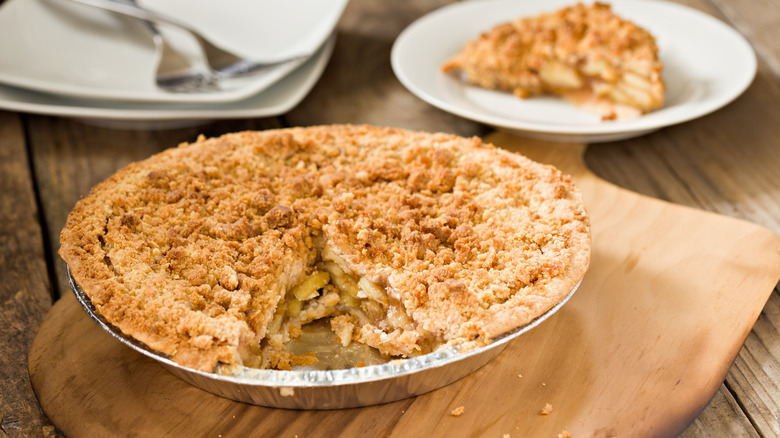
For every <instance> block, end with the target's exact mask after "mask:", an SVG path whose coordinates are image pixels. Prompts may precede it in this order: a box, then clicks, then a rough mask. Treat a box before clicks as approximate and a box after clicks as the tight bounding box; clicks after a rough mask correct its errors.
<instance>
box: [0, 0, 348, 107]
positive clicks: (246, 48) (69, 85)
mask: <svg viewBox="0 0 780 438" xmlns="http://www.w3.org/2000/svg"><path fill="white" fill-rule="evenodd" d="M139 3H141V4H143V5H144V6H147V7H149V8H150V9H152V8H153V9H155V10H157V11H159V12H162V13H165V14H167V15H170V16H174V17H177V18H178V19H180V20H181V21H183V22H186V23H190V24H192V27H193V28H194V29H198V30H200V31H201V32H202V33H203V34H204V35H205V36H207V37H208V38H210V39H211V40H212V41H214V42H215V43H217V44H220V45H222V46H224V47H228V48H230V49H231V50H233V51H234V52H236V53H237V54H239V55H242V56H245V57H247V58H251V59H255V60H258V61H275V60H281V59H287V58H289V57H292V56H296V55H310V54H312V53H314V52H315V51H316V50H317V49H318V48H319V47H320V46H321V45H322V43H323V42H325V40H326V39H327V38H328V37H329V36H330V34H331V33H332V32H333V29H334V28H335V25H336V23H337V21H338V19H339V17H340V16H341V13H342V11H343V9H344V6H345V5H346V3H347V0H286V1H277V0H212V1H201V2H197V5H194V4H193V3H192V2H191V1H190V0H145V1H144V0H140V1H139ZM301 11H306V13H301ZM160 28H161V30H162V31H163V32H164V34H165V36H166V37H167V38H168V39H169V42H170V43H171V45H173V46H175V47H176V48H177V49H178V50H180V51H181V52H182V53H184V54H185V55H187V56H193V54H194V53H196V50H197V49H196V47H197V46H196V44H195V42H194V40H193V39H192V37H191V36H189V34H187V33H185V32H182V31H176V30H175V29H172V28H168V27H165V26H160ZM0 41H5V42H6V43H4V44H0V82H2V83H4V84H7V85H14V86H17V87H23V88H29V89H33V90H36V91H44V92H47V93H53V94H60V95H64V96H70V97H78V98H89V99H106V100H112V101H117V100H127V101H145V102H198V103H203V102H228V101H235V100H238V99H243V98H247V97H249V96H252V95H255V94H257V93H258V92H260V91H261V90H263V89H265V88H267V87H269V86H270V85H272V84H274V83H275V82H276V81H278V80H279V79H281V78H282V77H284V75H286V74H287V73H289V72H290V71H292V70H293V69H294V67H295V66H294V65H293V66H290V67H288V68H285V69H282V70H277V71H274V72H273V73H270V74H266V75H263V76H260V77H257V78H253V79H251V80H247V81H246V83H245V84H242V86H241V87H238V88H233V89H229V90H220V91H217V92H211V93H199V94H180V93H170V92H166V91H164V90H162V89H159V88H157V86H156V85H155V83H154V70H155V64H156V63H155V60H156V56H157V54H156V53H155V50H154V45H153V44H152V39H151V36H150V34H149V32H148V31H147V29H145V28H144V26H143V25H142V24H141V22H140V21H139V20H137V19H134V18H131V17H125V16H120V15H117V14H114V13H111V12H108V11H104V10H100V9H96V8H93V7H90V6H85V5H81V4H76V3H73V2H70V1H69V0H7V1H5V3H4V4H3V5H2V7H0Z"/></svg>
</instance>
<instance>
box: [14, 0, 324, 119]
mask: <svg viewBox="0 0 780 438" xmlns="http://www.w3.org/2000/svg"><path fill="white" fill-rule="evenodd" d="M25 1H26V0H25ZM335 40H336V37H335V35H334V36H332V37H331V38H330V39H329V40H328V41H327V42H326V43H325V45H324V46H323V47H322V48H321V49H320V50H319V51H318V52H317V53H316V54H315V55H314V56H312V57H311V58H309V59H308V60H307V61H306V62H305V63H304V64H303V65H302V66H300V67H299V68H298V69H296V70H295V71H294V72H292V73H290V74H289V75H287V76H286V77H284V78H283V79H282V80H280V81H279V82H277V83H276V84H274V86H272V87H269V88H268V89H266V90H264V91H262V92H260V93H259V94H257V95H255V96H252V97H250V98H248V99H244V100H240V101H236V102H227V103H207V104H175V103H142V102H124V101H117V102H112V101H106V100H87V99H73V98H69V97H64V96H56V95H52V94H46V93H40V92H36V91H31V90H26V89H22V88H16V87H9V86H4V85H0V108H3V109H7V110H12V111H20V112H27V113H33V114H46V115H56V116H66V117H74V118H79V119H86V120H85V121H88V122H90V123H93V124H99V125H103V126H110V127H116V128H138V129H156V128H171V127H176V126H185V125H191V124H193V123H197V122H199V121H204V120H206V121H207V120H217V119H227V118H230V119H238V118H251V117H270V116H275V115H279V114H284V113H286V112H287V111H289V110H290V109H292V108H293V107H294V106H295V105H297V104H298V103H299V102H300V101H301V100H302V99H303V98H304V97H305V96H306V94H308V92H309V91H310V90H311V89H312V87H313V86H314V84H315V83H316V82H317V80H318V79H319V77H320V75H321V74H322V72H323V70H324V69H325V66H326V65H327V63H328V60H329V59H330V55H331V54H332V53H333V47H334V45H335Z"/></svg>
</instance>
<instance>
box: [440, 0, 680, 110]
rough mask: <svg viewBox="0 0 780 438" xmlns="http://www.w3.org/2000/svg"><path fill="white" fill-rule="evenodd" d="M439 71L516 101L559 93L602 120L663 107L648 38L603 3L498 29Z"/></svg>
mask: <svg viewBox="0 0 780 438" xmlns="http://www.w3.org/2000/svg"><path fill="white" fill-rule="evenodd" d="M442 70H443V71H444V72H459V73H460V74H461V76H462V77H463V79H464V80H465V81H466V82H469V83H472V84H474V85H477V86H480V87H484V88H489V89H498V90H507V91H510V92H512V93H513V94H515V95H516V96H518V97H520V98H526V97H529V96H532V95H538V94H546V93H550V94H559V95H562V96H563V97H565V98H567V99H568V100H570V101H571V102H572V103H574V104H576V105H579V106H582V107H584V108H586V109H589V110H591V111H594V112H596V113H599V114H601V115H602V118H603V119H605V120H606V119H616V118H631V117H636V116H638V115H640V114H642V113H646V112H649V111H652V110H654V109H657V108H660V107H661V106H662V105H663V102H664V89H665V86H664V83H663V81H662V79H661V72H662V70H663V65H662V64H661V62H660V61H659V59H658V47H657V45H656V42H655V39H654V38H653V36H652V35H651V34H650V33H649V32H648V31H647V30H645V29H643V28H641V27H639V26H637V25H636V24H634V23H633V22H631V21H627V20H623V19H621V18H620V17H619V16H617V15H615V14H614V13H613V12H612V9H611V6H610V5H609V4H605V3H598V2H596V3H593V4H592V5H590V6H585V5H584V4H582V3H578V4H576V5H574V6H570V7H566V8H562V9H559V10H557V11H555V12H552V13H545V14H540V15H538V16H535V17H520V18H517V19H515V20H514V21H511V22H507V23H502V24H499V25H498V26H496V27H494V28H493V29H492V30H490V31H489V32H486V33H483V34H482V35H480V36H479V37H478V38H477V39H476V40H473V41H469V42H468V43H467V44H466V45H465V46H464V48H463V49H462V50H461V52H460V53H458V54H457V55H455V56H454V57H453V58H452V59H450V60H448V61H447V62H446V63H445V64H444V65H443V66H442Z"/></svg>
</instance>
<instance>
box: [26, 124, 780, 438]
mask: <svg viewBox="0 0 780 438" xmlns="http://www.w3.org/2000/svg"><path fill="white" fill-rule="evenodd" d="M491 139H492V140H494V141H496V142H497V143H498V144H499V145H502V146H504V147H507V148H509V149H511V150H516V151H520V152H523V153H525V154H527V155H529V156H531V157H532V158H534V159H537V160H540V161H543V162H550V163H553V164H555V165H556V166H558V167H560V168H562V169H564V170H565V171H567V172H568V173H570V174H572V175H574V178H575V182H577V184H578V185H579V186H580V187H581V189H582V191H583V194H584V197H585V201H586V203H587V205H588V206H589V211H590V214H591V218H592V222H593V242H594V247H593V260H592V265H591V269H590V270H589V272H588V274H587V275H586V277H585V280H584V281H583V284H582V286H581V287H580V289H579V290H578V291H577V292H576V293H575V295H574V297H573V298H572V299H571V300H570V301H569V302H568V303H567V304H566V305H565V306H564V307H563V308H562V309H561V310H560V311H559V312H558V313H557V314H556V315H554V316H553V317H551V318H550V319H549V320H548V321H546V322H545V323H543V324H542V325H541V326H539V327H538V328H536V329H534V330H533V331H531V332H529V333H528V334H527V335H524V336H523V337H521V338H519V339H517V340H516V341H515V342H513V343H512V344H511V345H510V346H509V347H507V349H506V350H505V351H504V352H503V353H502V354H501V355H500V356H499V357H498V358H497V359H496V360H494V361H492V362H490V363H489V364H488V365H486V366H485V367H483V368H482V369H480V370H478V371H477V372H476V373H474V374H472V375H471V376H469V377H467V378H465V379H463V380H460V381H458V382H456V383H454V384H452V385H449V386H447V387H445V388H442V389H439V390H437V391H434V392H432V393H429V394H425V395H422V396H419V397H416V398H414V399H409V400H404V401H400V402H396V403H390V404H386V405H381V406H373V407H367V408H363V409H349V410H339V411H304V412H297V411H288V410H278V409H270V408H263V407H257V406H249V405H246V404H242V403H236V402H232V401H229V400H226V399H221V398H219V397H216V396H212V395H209V394H206V393H203V392H202V391H199V390H196V389H194V388H193V387H190V386H188V385H186V384H184V383H183V382H181V381H179V380H178V379H176V378H175V377H173V376H172V375H170V374H169V373H167V372H166V371H165V370H164V369H162V368H161V367H160V366H159V365H158V364H156V363H155V362H153V361H151V360H149V359H147V358H145V357H143V356H140V355H138V354H137V353H135V352H133V351H132V350H129V349H127V348H125V347H124V346H122V345H121V344H119V343H118V342H117V341H115V340H114V339H112V338H110V337H109V336H108V335H106V334H104V333H102V332H101V331H100V328H99V327H98V326H97V325H96V324H95V323H94V322H92V321H91V320H89V319H88V317H87V316H86V314H85V313H84V312H83V311H82V310H81V309H80V307H79V305H78V304H77V303H76V302H75V300H74V299H73V298H71V297H70V296H67V297H65V298H64V299H62V300H61V301H60V302H58V303H57V305H56V306H55V308H54V310H53V311H52V312H51V313H50V314H49V316H47V319H46V321H45V322H44V325H43V326H42V328H41V331H40V332H39V335H38V336H37V337H36V339H35V342H34V344H33V347H32V349H31V353H30V363H31V366H30V371H31V379H32V382H33V385H34V387H35V388H36V391H37V393H38V394H39V397H40V401H41V405H42V406H43V408H44V410H45V411H46V412H47V414H48V415H49V416H50V418H52V420H53V421H54V422H55V424H57V425H58V426H59V427H60V428H62V430H63V431H64V432H65V433H66V434H68V435H72V436H82V435H84V434H86V433H89V432H90V431H92V432H94V431H100V433H101V434H106V435H107V436H112V435H116V434H123V435H124V434H126V435H129V436H146V435H150V434H152V435H155V436H180V435H204V434H212V433H223V434H224V433H228V432H229V433H234V434H237V435H245V434H247V433H250V432H251V431H252V430H258V429H257V428H261V429H259V430H268V432H269V433H270V434H273V435H278V434H285V435H287V434H289V435H292V434H300V435H301V436H345V437H346V436H355V434H358V433H361V434H363V435H368V436H399V437H404V436H410V434H411V433H414V434H415V435H416V436H432V437H435V436H447V437H450V436H455V437H457V436H501V434H503V433H510V434H516V436H555V435H556V434H558V433H559V432H561V431H563V430H567V431H569V432H571V433H572V434H573V435H574V436H650V435H653V436H671V435H676V434H678V433H680V432H682V431H683V430H684V429H685V428H686V427H687V426H688V424H689V423H690V422H691V421H693V419H694V418H696V417H697V416H698V415H699V413H700V412H701V411H702V410H703V409H704V408H705V406H706V405H707V404H708V402H709V401H710V399H711V398H712V397H713V396H714V395H715V393H716V391H717V389H718V387H719V386H720V385H721V382H722V381H723V378H724V376H725V375H726V373H727V371H728V369H729V367H730V365H731V363H732V361H733V359H734V357H736V355H737V353H738V351H739V349H740V347H741V345H742V343H743V341H744V339H745V337H746V336H747V334H748V333H749V332H750V329H751V327H752V325H753V323H754V322H755V319H756V318H757V317H758V315H759V313H760V312H761V309H762V307H763V305H764V302H765V301H766V299H767V297H768V296H769V294H770V293H771V290H772V288H773V286H774V285H775V284H776V283H777V280H778V278H780V237H778V236H776V235H774V234H773V233H771V232H770V231H768V230H766V229H764V228H761V227H759V226H756V225H754V224H751V223H748V222H744V221H738V220H734V219H730V218H727V217H724V216H718V215H714V214H710V213H705V212H701V211H696V210H693V209H689V208H685V207H679V206H674V205H671V204H668V203H665V202H662V201H658V200H654V199H651V198H646V197H642V196H639V195H636V194H633V193H631V192H628V191H626V190H623V189H620V188H617V187H615V186H613V185H611V184H608V183H605V182H603V181H602V180H600V179H598V178H596V177H594V176H593V175H592V174H591V173H590V172H588V171H587V170H586V169H585V168H584V166H583V165H582V163H581V161H580V159H579V156H580V154H581V153H582V151H583V148H584V147H583V146H582V145H553V144H545V143H541V142H530V141H527V140H519V139H517V138H515V137H511V136H508V135H505V134H497V135H494V136H492V137H491ZM519 375H522V376H523V377H518V376H519ZM117 381H121V383H119V384H117V383H116V382H117ZM65 382H67V385H65ZM109 401H110V402H109ZM546 403H550V404H551V405H552V406H553V412H552V413H551V414H550V415H547V416H544V415H541V414H540V411H541V409H542V408H543V407H544V405H545V404H546ZM458 406H464V407H465V410H466V413H464V415H463V416H461V417H452V416H451V415H450V412H451V411H452V410H453V409H454V408H456V407H458ZM718 406H723V405H722V404H721V405H718ZM726 406H728V404H727V405H726ZM87 412H89V413H90V415H87ZM234 420H235V421H234ZM730 425H731V426H730V427H732V430H737V428H735V427H734V423H730ZM250 428H251V429H250ZM746 430H749V429H746ZM117 431H119V432H117Z"/></svg>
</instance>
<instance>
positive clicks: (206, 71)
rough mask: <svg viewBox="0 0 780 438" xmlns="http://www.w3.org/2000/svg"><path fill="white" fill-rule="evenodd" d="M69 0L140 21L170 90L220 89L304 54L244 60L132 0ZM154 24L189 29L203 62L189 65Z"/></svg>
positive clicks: (292, 64) (160, 80)
mask: <svg viewBox="0 0 780 438" xmlns="http://www.w3.org/2000/svg"><path fill="white" fill-rule="evenodd" d="M72 1H74V2H77V3H81V4H84V5H89V6H93V7H97V8H101V9H105V10H109V11H112V12H116V13H119V14H123V15H128V16H131V17H135V18H138V19H140V20H142V21H143V22H144V23H145V25H146V26H147V27H148V28H149V30H150V32H151V33H152V38H153V40H154V44H155V46H156V47H157V49H158V51H159V52H160V54H161V58H160V63H159V65H158V69H157V71H158V74H157V85H158V86H160V87H162V88H164V89H167V90H170V91H173V92H196V91H214V90H216V89H220V88H223V85H224V84H225V82H226V81H228V80H230V79H248V78H251V76H252V75H255V74H260V73H265V72H267V71H268V70H269V69H272V68H282V67H284V68H294V67H296V66H297V65H300V64H302V63H303V62H304V61H305V60H306V56H305V55H300V56H295V57H292V58H289V59H285V60H282V61H276V62H256V61H252V60H248V59H244V58H242V57H239V56H236V55H235V54H233V53H230V52H228V51H226V50H224V49H221V48H219V47H217V46H216V45H214V44H213V43H211V42H210V41H209V40H207V39H206V38H205V37H204V36H202V35H201V34H200V33H198V32H196V31H195V30H193V29H192V28H191V27H189V26H188V25H187V24H185V23H182V22H180V21H178V20H176V19H174V18H171V17H166V16H163V15H161V14H158V13H156V12H153V11H150V10H148V9H144V8H142V7H141V6H139V5H138V4H137V3H136V2H135V0H72ZM155 24H167V25H171V26H176V27H179V28H181V29H184V30H186V31H187V32H189V33H190V34H191V35H192V36H193V37H194V38H195V40H196V41H197V42H198V45H199V46H200V49H201V52H202V55H203V63H202V64H203V65H202V66H192V65H190V64H189V62H188V61H186V60H185V59H184V58H183V57H182V56H181V55H179V54H178V53H176V52H175V51H174V50H173V49H172V48H171V47H170V46H169V45H168V44H167V43H166V42H165V39H164V38H163V36H162V34H161V33H160V31H159V30H158V29H157V27H156V25H155Z"/></svg>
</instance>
